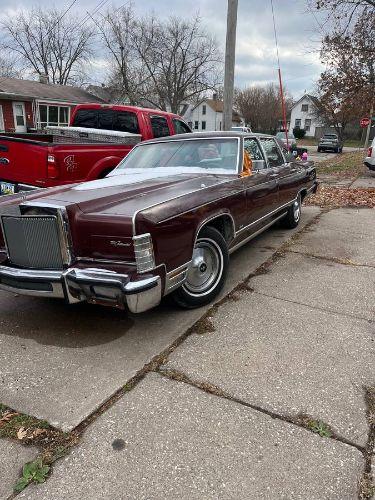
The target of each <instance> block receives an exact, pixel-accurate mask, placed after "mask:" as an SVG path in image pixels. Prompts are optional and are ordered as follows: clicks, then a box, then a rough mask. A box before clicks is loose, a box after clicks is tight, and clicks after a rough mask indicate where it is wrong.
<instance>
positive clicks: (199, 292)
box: [172, 227, 229, 309]
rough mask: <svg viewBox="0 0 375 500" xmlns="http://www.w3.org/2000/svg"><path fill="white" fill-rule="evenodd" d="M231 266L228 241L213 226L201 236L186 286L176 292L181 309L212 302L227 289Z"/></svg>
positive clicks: (198, 239)
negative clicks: (225, 285) (224, 287)
mask: <svg viewBox="0 0 375 500" xmlns="http://www.w3.org/2000/svg"><path fill="white" fill-rule="evenodd" d="M228 264H229V254H228V247H227V243H226V241H225V239H224V238H223V236H222V235H221V233H219V231H217V230H216V229H214V228H213V227H205V228H204V229H202V231H201V232H200V233H199V235H198V238H197V241H196V243H195V246H194V250H193V257H192V262H191V265H190V268H189V270H188V273H187V277H186V281H185V283H184V284H183V285H182V286H181V287H180V288H178V289H177V290H176V291H175V292H173V294H172V297H173V299H174V301H175V302H176V303H177V304H178V305H179V306H181V307H184V308H186V309H193V308H194V307H200V306H203V305H205V304H208V303H209V302H211V301H212V300H213V299H214V298H215V297H216V296H217V295H218V293H219V292H220V290H221V289H222V288H223V285H224V282H225V279H226V276H227V271H228Z"/></svg>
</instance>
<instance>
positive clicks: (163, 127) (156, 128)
mask: <svg viewBox="0 0 375 500" xmlns="http://www.w3.org/2000/svg"><path fill="white" fill-rule="evenodd" d="M150 120H151V128H152V133H153V135H154V137H155V138H157V137H165V136H167V135H170V132H169V127H168V121H167V119H166V118H164V117H163V116H151V118H150Z"/></svg>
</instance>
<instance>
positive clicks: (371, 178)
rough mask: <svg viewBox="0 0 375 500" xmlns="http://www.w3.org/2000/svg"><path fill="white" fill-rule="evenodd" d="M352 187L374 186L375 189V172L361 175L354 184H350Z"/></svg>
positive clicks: (367, 187)
mask: <svg viewBox="0 0 375 500" xmlns="http://www.w3.org/2000/svg"><path fill="white" fill-rule="evenodd" d="M350 187H351V189H356V188H366V189H369V188H372V189H375V174H374V175H372V174H368V175H366V176H363V177H359V178H358V179H357V180H356V181H354V182H353V184H352V185H351V186H350Z"/></svg>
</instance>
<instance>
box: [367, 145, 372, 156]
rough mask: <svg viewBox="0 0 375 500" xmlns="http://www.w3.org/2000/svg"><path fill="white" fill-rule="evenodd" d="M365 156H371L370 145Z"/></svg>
mask: <svg viewBox="0 0 375 500" xmlns="http://www.w3.org/2000/svg"><path fill="white" fill-rule="evenodd" d="M367 156H370V157H371V156H372V147H371V146H370V147H369V148H368V151H367Z"/></svg>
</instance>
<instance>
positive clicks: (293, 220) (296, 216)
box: [282, 194, 301, 229]
mask: <svg viewBox="0 0 375 500" xmlns="http://www.w3.org/2000/svg"><path fill="white" fill-rule="evenodd" d="M300 218H301V195H300V194H298V196H297V199H296V200H295V201H294V202H293V203H292V205H291V206H290V207H289V208H288V213H287V214H286V216H285V217H284V218H283V219H282V224H283V226H284V227H285V228H287V229H293V228H295V227H297V226H298V224H299V221H300Z"/></svg>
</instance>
